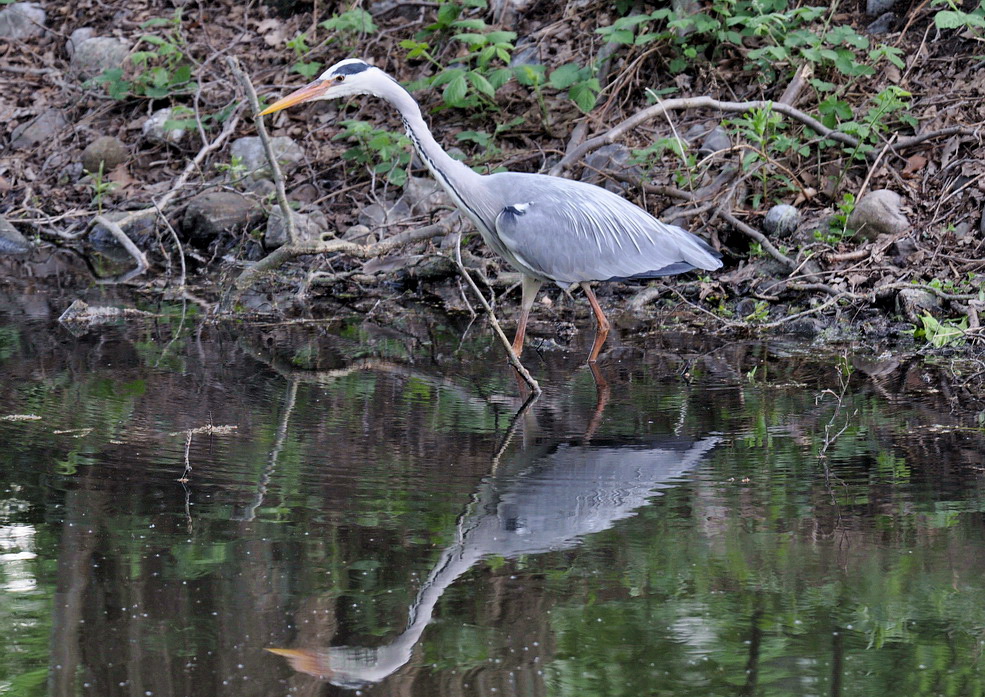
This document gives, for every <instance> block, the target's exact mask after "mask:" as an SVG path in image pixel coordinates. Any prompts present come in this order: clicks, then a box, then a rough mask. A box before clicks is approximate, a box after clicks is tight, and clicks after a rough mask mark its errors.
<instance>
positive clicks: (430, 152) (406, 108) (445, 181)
mask: <svg viewBox="0 0 985 697" xmlns="http://www.w3.org/2000/svg"><path fill="white" fill-rule="evenodd" d="M390 101H391V103H392V104H393V105H394V106H395V107H396V108H397V111H399V112H400V116H401V117H402V118H403V121H404V127H405V128H406V129H407V136H408V137H409V138H410V139H411V142H413V143H414V148H415V149H416V150H417V152H418V154H420V156H421V159H422V160H424V164H425V165H427V168H428V169H429V170H431V174H432V175H434V178H435V179H437V180H438V183H440V184H441V185H442V186H443V187H444V188H445V190H446V191H447V192H448V193H449V195H451V197H452V199H454V201H455V203H456V204H458V205H459V206H460V207H461V208H463V209H464V210H465V211H466V212H467V213H469V214H470V215H471V217H473V218H476V217H478V218H482V219H485V218H487V216H489V214H490V213H491V212H492V215H493V217H495V212H493V211H490V210H487V208H488V205H487V204H486V202H485V200H484V198H483V196H482V184H481V179H482V176H481V175H479V174H476V173H475V172H473V171H472V169H471V168H470V167H469V166H468V165H466V164H464V163H462V162H459V161H458V160H456V159H454V158H453V157H452V156H451V155H449V154H448V153H446V152H445V151H444V149H443V148H442V147H441V146H440V145H439V144H438V141H436V140H435V139H434V136H433V135H431V129H429V128H428V126H427V124H426V123H425V122H424V118H423V117H422V116H421V108H420V107H419V106H418V105H417V102H415V101H414V98H413V97H411V96H410V94H408V93H407V92H406V91H405V90H403V89H401V90H400V92H399V94H397V95H396V96H391V98H390Z"/></svg>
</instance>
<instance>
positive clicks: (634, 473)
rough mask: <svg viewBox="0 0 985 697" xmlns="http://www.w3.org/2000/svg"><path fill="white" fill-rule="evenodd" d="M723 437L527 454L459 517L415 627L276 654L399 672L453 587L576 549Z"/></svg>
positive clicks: (350, 671) (340, 670)
mask: <svg viewBox="0 0 985 697" xmlns="http://www.w3.org/2000/svg"><path fill="white" fill-rule="evenodd" d="M717 442H718V438H714V437H708V438H703V439H701V440H697V441H695V440H689V439H685V438H673V437H672V438H668V439H666V440H662V441H659V442H657V443H648V444H645V445H569V444H562V445H560V446H559V447H557V448H556V449H555V450H554V451H553V452H551V453H549V454H547V455H544V456H542V457H539V458H534V459H532V460H531V459H530V458H529V457H528V458H523V459H522V460H519V461H517V462H515V463H514V464H513V465H512V466H506V467H503V468H502V469H501V470H500V471H499V472H497V473H496V474H494V475H491V476H490V477H488V478H486V479H485V480H484V481H483V482H482V484H481V486H480V487H479V490H478V491H477V493H476V496H475V497H474V499H473V502H472V503H471V504H470V505H469V507H468V508H467V509H466V511H465V512H464V513H463V515H462V516H461V518H460V519H459V524H458V527H457V539H456V540H455V542H454V543H452V544H450V545H449V546H448V547H446V548H445V549H444V551H443V552H442V553H441V557H440V558H439V559H438V562H437V563H436V564H435V566H434V568H433V569H432V570H431V572H430V574H429V575H428V578H427V580H426V581H425V582H424V584H423V585H422V586H421V589H420V591H418V593H417V597H416V598H415V600H414V602H413V604H412V605H411V607H410V612H409V617H408V621H407V628H406V629H405V630H404V631H403V632H402V633H401V634H400V635H399V636H397V637H396V638H395V639H394V640H393V641H391V642H389V643H387V644H384V645H382V646H377V647H358V646H333V647H330V648H316V649H311V648H300V649H268V650H269V651H271V652H273V653H276V654H279V655H281V656H285V657H287V659H288V661H289V662H290V664H291V666H292V667H293V668H294V669H295V670H298V671H300V672H303V673H307V674H309V675H313V676H315V677H318V678H320V679H322V680H327V681H329V682H331V683H333V684H335V685H339V686H343V687H349V688H357V687H363V686H365V685H367V684H371V683H377V682H380V681H382V680H383V679H384V678H386V677H388V676H389V675H392V674H393V673H395V672H396V671H397V670H399V669H400V667H401V666H403V665H404V664H406V663H407V662H408V661H410V659H411V655H412V653H413V650H414V646H415V645H416V644H417V642H418V641H420V639H421V635H422V634H423V633H424V628H425V627H426V626H427V625H428V623H429V622H430V621H431V615H432V613H433V612H434V608H435V606H436V605H437V603H438V600H439V599H440V598H441V596H442V594H443V593H444V592H445V590H446V589H447V588H448V587H449V586H451V584H452V583H454V582H455V580H456V579H457V578H458V577H459V576H461V575H462V574H464V573H465V572H466V571H468V570H469V569H470V568H472V566H474V565H475V564H476V563H477V562H479V561H481V560H482V559H484V558H486V557H492V556H499V557H503V558H505V559H513V558H516V557H519V556H522V555H525V554H540V553H543V552H551V551H559V550H565V549H571V548H573V547H576V546H577V545H579V544H580V543H581V540H582V538H583V537H584V536H585V535H590V534H593V533H597V532H601V531H603V530H607V529H609V528H610V527H612V526H613V524H615V523H616V521H619V520H622V519H624V518H629V517H630V516H632V515H634V514H635V513H636V511H637V509H639V508H641V507H643V506H645V505H646V504H647V502H648V501H649V499H650V498H651V497H653V496H654V495H655V494H657V493H658V492H660V491H661V490H662V489H666V488H669V487H671V486H674V485H675V483H676V481H677V480H678V479H679V478H680V477H681V476H682V475H684V474H685V473H686V472H688V471H689V470H691V469H693V468H694V467H696V466H697V465H698V463H699V462H700V461H701V460H702V458H703V457H704V456H705V455H706V454H707V453H708V452H709V451H710V450H711V449H712V448H714V447H715V445H716V443H717Z"/></svg>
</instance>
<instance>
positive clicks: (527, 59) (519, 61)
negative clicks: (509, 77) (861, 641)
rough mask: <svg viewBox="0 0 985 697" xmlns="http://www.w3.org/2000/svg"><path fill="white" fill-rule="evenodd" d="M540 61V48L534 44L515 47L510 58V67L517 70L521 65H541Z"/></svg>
mask: <svg viewBox="0 0 985 697" xmlns="http://www.w3.org/2000/svg"><path fill="white" fill-rule="evenodd" d="M543 64H544V63H543V61H542V60H541V59H540V48H539V47H538V46H537V45H536V44H527V45H525V46H517V47H516V50H515V51H513V55H512V56H511V57H510V67H511V68H517V67H519V66H521V65H543Z"/></svg>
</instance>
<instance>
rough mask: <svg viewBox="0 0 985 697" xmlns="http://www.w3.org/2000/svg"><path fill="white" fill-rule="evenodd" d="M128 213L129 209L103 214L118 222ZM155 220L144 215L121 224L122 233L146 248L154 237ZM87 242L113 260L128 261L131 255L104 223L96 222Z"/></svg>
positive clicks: (140, 246)
mask: <svg viewBox="0 0 985 697" xmlns="http://www.w3.org/2000/svg"><path fill="white" fill-rule="evenodd" d="M129 214H130V211H110V212H108V213H103V216H104V217H105V218H106V219H107V220H109V221H110V222H114V223H118V222H119V221H121V220H123V219H124V218H126V217H127V216H128V215H129ZM155 226H156V222H155V220H154V217H153V216H150V215H144V216H141V217H139V218H137V219H136V220H133V221H131V222H130V223H128V224H126V225H124V226H122V227H123V232H124V234H125V235H126V236H127V237H129V238H130V239H131V240H133V242H134V244H136V245H137V246H138V247H139V248H140V249H146V248H147V246H148V244H150V242H151V241H152V239H153V237H154V228H155ZM88 240H89V244H91V245H92V247H93V249H95V250H96V251H97V252H99V253H100V254H102V255H104V256H106V257H109V258H110V259H113V260H114V261H120V262H123V261H128V260H130V259H131V258H132V257H131V256H130V252H128V251H127V250H126V249H124V248H123V245H121V244H120V242H119V240H117V239H116V236H115V235H114V234H113V233H112V232H110V231H109V230H108V229H107V228H106V227H105V226H104V225H100V224H98V223H97V224H96V225H93V226H92V230H90V231H89V237H88Z"/></svg>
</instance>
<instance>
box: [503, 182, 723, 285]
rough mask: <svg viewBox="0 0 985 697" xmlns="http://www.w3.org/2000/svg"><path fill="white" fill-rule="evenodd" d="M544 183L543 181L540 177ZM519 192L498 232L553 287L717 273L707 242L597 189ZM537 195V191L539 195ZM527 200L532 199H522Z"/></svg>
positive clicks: (577, 186)
mask: <svg viewBox="0 0 985 697" xmlns="http://www.w3.org/2000/svg"><path fill="white" fill-rule="evenodd" d="M545 179H546V178H545ZM530 183H531V184H534V183H535V184H537V185H539V186H533V187H531V190H530V191H517V192H516V193H515V194H514V195H516V197H517V198H518V199H521V200H519V201H518V202H517V203H514V204H511V205H508V206H506V207H504V208H503V209H502V210H501V211H500V213H499V215H498V216H497V217H496V232H497V235H498V236H499V238H500V240H501V241H502V242H503V244H504V245H505V246H506V247H507V249H509V251H510V252H511V253H512V254H513V255H514V256H515V257H516V258H517V260H518V261H519V262H520V263H521V264H523V265H524V266H527V267H529V268H530V269H531V270H533V271H534V272H536V274H537V275H539V276H543V277H545V278H548V279H550V280H553V281H557V282H558V283H578V282H581V281H608V280H622V279H627V278H649V277H655V276H669V275H673V274H678V273H683V272H685V271H689V270H691V269H694V268H700V269H709V270H711V269H717V268H719V267H720V266H721V265H722V263H721V261H720V260H719V258H720V255H719V254H718V253H717V252H716V251H715V250H714V249H712V248H711V247H710V246H709V245H708V244H707V243H706V242H705V241H704V240H702V239H700V238H698V237H696V236H694V235H692V234H691V233H689V232H687V231H686V230H683V229H681V228H679V227H675V226H673V225H666V224H664V223H661V222H660V221H659V220H657V219H656V218H654V217H653V216H651V215H650V214H649V213H647V212H646V211H644V210H643V209H642V208H639V207H638V206H635V205H633V204H632V203H630V202H629V201H626V200H625V199H623V198H622V197H620V196H617V195H616V194H613V193H612V192H610V191H607V190H605V189H602V188H600V187H597V186H591V185H587V184H582V183H581V182H572V181H570V180H565V179H551V180H549V182H547V183H545V182H542V181H537V182H533V181H531V182H530ZM538 189H539V190H538ZM525 195H529V196H530V197H531V200H528V201H522V197H524V196H525Z"/></svg>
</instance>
